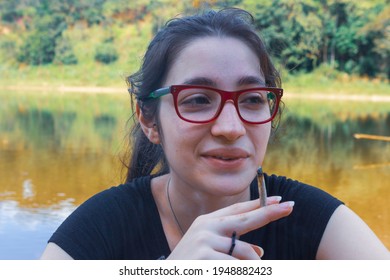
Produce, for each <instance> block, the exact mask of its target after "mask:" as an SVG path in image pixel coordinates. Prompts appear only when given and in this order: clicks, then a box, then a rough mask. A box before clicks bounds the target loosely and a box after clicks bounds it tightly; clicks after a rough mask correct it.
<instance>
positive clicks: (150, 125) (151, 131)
mask: <svg viewBox="0 0 390 280" xmlns="http://www.w3.org/2000/svg"><path fill="white" fill-rule="evenodd" d="M135 111H136V113H137V118H138V121H139V123H140V125H141V129H142V131H143V132H144V134H145V135H146V137H147V138H148V139H149V141H150V142H152V143H153V144H160V143H161V141H160V134H159V133H158V129H157V125H156V123H155V122H154V121H150V120H146V119H145V117H144V116H143V114H142V111H141V109H140V107H139V105H138V103H137V104H136V106H135Z"/></svg>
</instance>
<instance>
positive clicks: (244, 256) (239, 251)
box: [214, 237, 262, 260]
mask: <svg viewBox="0 0 390 280" xmlns="http://www.w3.org/2000/svg"><path fill="white" fill-rule="evenodd" d="M234 243H235V245H234V247H233V248H232V244H233V243H232V238H229V237H223V238H220V240H219V242H217V243H216V244H214V250H215V251H218V252H220V253H222V254H226V255H228V256H231V257H233V258H234V259H239V260H258V259H260V257H261V255H262V249H261V248H260V247H258V246H256V245H252V244H249V243H246V242H244V241H241V240H238V239H236V240H235V241H234ZM230 250H232V251H231V255H229V251H230ZM224 259H225V258H224Z"/></svg>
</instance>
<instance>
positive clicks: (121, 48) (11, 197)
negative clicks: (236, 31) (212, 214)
mask: <svg viewBox="0 0 390 280" xmlns="http://www.w3.org/2000/svg"><path fill="white" fill-rule="evenodd" d="M226 6H235V7H240V8H244V9H247V10H248V11H250V12H251V13H252V14H253V16H254V20H255V24H256V26H257V28H258V30H259V33H260V34H261V36H262V38H263V39H264V40H265V41H266V44H267V46H268V49H269V52H270V54H271V55H272V57H273V59H274V62H275V64H276V65H277V68H278V69H279V70H280V72H281V75H282V79H283V88H284V90H285V94H284V97H283V100H284V104H285V108H284V112H283V116H282V119H281V122H280V125H279V129H278V131H277V133H276V135H275V137H273V138H272V140H271V143H270V145H269V149H268V156H267V157H266V162H265V166H264V169H265V171H266V172H267V173H270V174H271V173H275V174H278V175H284V176H287V177H291V178H294V179H297V180H300V181H303V182H306V183H308V184H312V185H315V186H317V187H319V188H321V189H324V190H326V191H327V192H329V193H331V194H332V195H334V196H336V197H338V198H339V199H341V200H342V201H344V202H345V204H346V205H347V206H349V207H350V208H352V209H353V210H354V211H355V212H356V213H358V214H359V215H360V216H361V217H362V218H363V219H364V220H365V221H366V223H367V224H368V225H369V226H370V227H371V228H372V229H373V230H374V232H375V233H376V234H377V235H378V236H379V238H380V239H381V240H382V241H383V242H384V243H385V245H386V246H387V247H388V248H389V249H390V213H389V212H390V211H389V206H388V205H389V199H390V86H389V77H390V65H389V61H390V4H389V1H387V0H360V1H346V0H296V1H287V0H230V1H229V0H226V1H222V0H209V1H201V0H198V1H196V0H188V1H181V0H180V1H179V0H160V1H151V0H132V1H129V0H112V1H108V0H80V1H74V0H0V259H37V258H39V256H40V254H41V253H42V251H43V249H44V247H45V245H46V242H47V240H48V238H49V237H50V236H51V234H52V233H53V231H54V230H55V229H56V228H57V227H58V225H59V224H60V223H61V222H62V221H63V220H64V219H65V218H66V217H67V216H68V215H69V214H70V213H71V212H72V211H73V210H74V209H75V208H76V207H77V206H78V205H79V204H80V203H82V202H83V201H84V200H86V199H87V198H88V197H90V196H91V195H93V194H95V193H96V192H99V191H101V190H104V189H106V188H108V187H110V186H115V185H118V184H120V183H121V182H123V179H124V175H125V169H124V168H123V165H122V163H121V160H122V159H123V158H125V161H128V159H126V150H127V148H128V147H127V134H128V132H129V130H130V127H131V124H132V122H131V121H128V120H129V118H130V116H131V114H132V108H131V106H130V98H129V96H128V93H127V86H126V83H125V77H126V76H127V75H129V74H131V73H133V72H134V71H136V70H137V69H138V67H139V65H140V62H141V60H142V56H143V53H144V50H145V48H146V46H147V44H148V42H149V41H150V39H151V38H152V37H153V35H154V34H155V32H156V31H157V30H158V29H159V28H160V27H161V26H163V25H164V24H165V22H166V21H167V20H168V19H170V18H171V17H174V16H178V15H180V14H188V13H194V12H197V11H201V10H203V9H207V8H214V9H219V8H222V7H226Z"/></svg>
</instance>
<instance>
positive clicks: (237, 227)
mask: <svg viewBox="0 0 390 280" xmlns="http://www.w3.org/2000/svg"><path fill="white" fill-rule="evenodd" d="M293 206H294V202H293V201H286V202H283V203H280V204H272V205H267V206H265V207H262V208H257V209H255V210H252V211H249V212H245V213H240V214H236V215H231V216H228V217H225V218H224V219H223V220H222V221H221V222H222V224H223V226H222V227H221V228H220V229H221V230H222V232H221V234H223V235H225V236H230V235H231V234H232V232H233V231H236V232H237V234H239V235H243V234H245V233H247V232H249V231H252V230H255V229H257V228H260V227H263V226H265V225H267V224H268V223H270V222H272V221H275V220H278V219H280V218H283V217H286V216H288V215H289V214H290V213H291V212H292V210H293Z"/></svg>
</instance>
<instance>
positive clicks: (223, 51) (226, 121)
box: [159, 37, 271, 196]
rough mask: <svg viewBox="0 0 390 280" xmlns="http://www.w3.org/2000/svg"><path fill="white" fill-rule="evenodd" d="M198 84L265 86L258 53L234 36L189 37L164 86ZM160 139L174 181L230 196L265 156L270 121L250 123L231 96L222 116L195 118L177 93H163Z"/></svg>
mask: <svg viewBox="0 0 390 280" xmlns="http://www.w3.org/2000/svg"><path fill="white" fill-rule="evenodd" d="M178 84H179V85H180V84H194V85H205V86H211V87H216V88H219V89H222V90H226V91H234V90H240V89H245V88H250V87H258V86H264V77H263V75H262V73H261V70H260V64H259V59H258V57H257V56H256V55H255V53H254V52H253V51H252V50H251V49H250V48H249V47H248V46H247V45H245V44H244V43H242V42H241V41H239V40H238V39H234V38H226V37H225V38H219V37H205V38H200V39H196V40H194V41H192V42H191V43H189V44H188V45H187V46H186V47H185V48H184V49H183V50H182V51H181V53H180V54H179V55H178V57H177V58H176V60H175V61H174V63H173V65H172V67H171V68H170V70H169V72H168V74H167V78H166V80H165V83H164V85H163V86H170V85H178ZM159 117H160V124H161V129H162V132H163V135H162V136H160V137H162V139H160V140H161V142H162V145H163V148H164V151H165V155H166V158H167V160H168V163H169V166H170V171H171V176H172V180H174V181H175V184H180V185H183V186H187V187H190V188H192V189H195V190H196V191H201V192H204V193H207V194H208V195H216V196H230V195H235V194H239V193H241V192H243V191H245V190H246V189H247V187H248V186H249V184H250V182H251V181H252V180H253V178H254V177H255V176H256V170H257V168H258V166H260V165H261V164H262V162H263V159H264V155H265V152H266V147H267V143H268V139H269V136H270V131H271V123H266V124H262V125H253V124H246V123H244V122H242V121H241V120H240V118H239V116H238V113H237V111H236V108H235V106H234V104H233V102H232V101H228V102H227V103H226V104H225V106H224V107H223V109H222V112H221V114H220V115H219V117H218V118H217V119H216V120H215V121H213V122H210V123H206V124H194V123H189V122H186V121H183V120H182V119H180V118H179V117H178V116H177V114H176V112H175V108H174V103H173V96H172V95H171V94H168V95H166V96H163V97H162V98H161V107H160V115H159Z"/></svg>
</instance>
